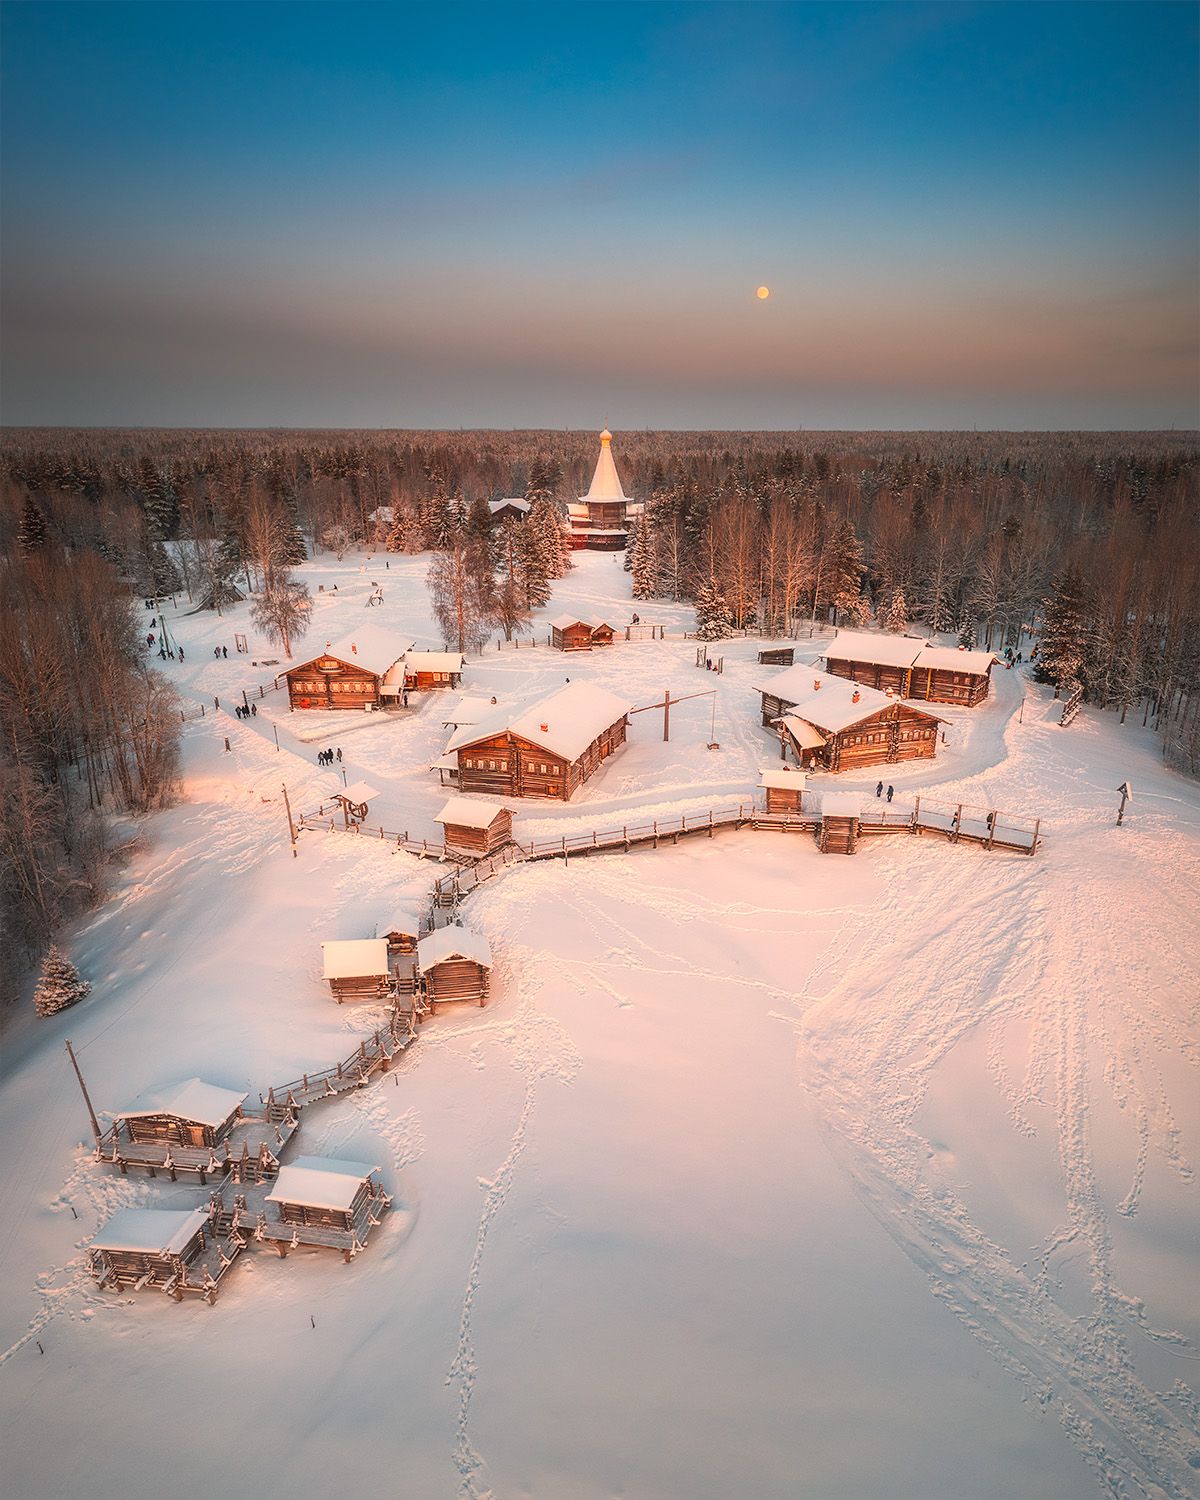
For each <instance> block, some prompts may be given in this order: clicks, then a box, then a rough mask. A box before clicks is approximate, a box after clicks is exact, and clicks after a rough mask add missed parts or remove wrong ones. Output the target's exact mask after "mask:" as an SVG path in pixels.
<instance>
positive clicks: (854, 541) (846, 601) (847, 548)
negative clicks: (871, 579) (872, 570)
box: [823, 517, 870, 619]
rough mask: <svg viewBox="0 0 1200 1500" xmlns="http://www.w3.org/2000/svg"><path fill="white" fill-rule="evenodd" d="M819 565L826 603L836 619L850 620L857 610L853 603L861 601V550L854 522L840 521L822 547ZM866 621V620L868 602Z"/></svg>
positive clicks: (868, 613) (846, 518)
mask: <svg viewBox="0 0 1200 1500" xmlns="http://www.w3.org/2000/svg"><path fill="white" fill-rule="evenodd" d="M823 563H824V569H825V577H826V580H827V589H828V594H827V597H828V599H829V601H830V603H831V604H832V605H833V607H834V609H835V610H837V612H838V615H839V616H840V615H843V614H849V615H851V616H853V615H854V614H855V612H856V611H857V610H858V609H859V608H860V606H859V604H858V602H857V601H858V600H859V599H860V598H862V597H865V596H864V595H863V594H862V575H863V548H862V542H860V541H859V539H858V532H857V531H855V529H854V522H853V521H851V520H850V519H849V518H848V517H843V518H842V519H841V520H840V521H839V522H838V523H837V525H836V526H835V527H834V531H833V535H832V536H831V537H830V538H829V541H828V542H827V543H826V554H825V557H824V558H823ZM867 618H868V619H870V604H869V602H868V607H867Z"/></svg>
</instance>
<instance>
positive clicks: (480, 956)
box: [417, 927, 492, 973]
mask: <svg viewBox="0 0 1200 1500" xmlns="http://www.w3.org/2000/svg"><path fill="white" fill-rule="evenodd" d="M448 958H469V959H471V960H473V961H474V962H475V963H477V964H482V965H483V966H484V968H485V969H490V968H491V966H492V950H491V948H490V947H489V946H488V940H487V938H485V937H484V935H483V933H482V932H472V931H471V929H470V928H469V927H438V928H436V929H435V930H434V931H433V932H431V933H429V934H428V935H427V936H426V937H423V938H422V939H421V940H420V941H419V942H418V943H417V967H418V968H419V969H420V970H421V971H422V973H424V971H425V970H426V969H432V968H434V967H435V966H436V965H437V964H440V963H444V962H445V960H446V959H448Z"/></svg>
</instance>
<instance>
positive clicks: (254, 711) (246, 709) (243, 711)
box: [233, 703, 258, 719]
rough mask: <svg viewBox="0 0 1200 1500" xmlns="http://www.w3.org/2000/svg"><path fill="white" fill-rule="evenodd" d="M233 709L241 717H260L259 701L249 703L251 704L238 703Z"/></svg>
mask: <svg viewBox="0 0 1200 1500" xmlns="http://www.w3.org/2000/svg"><path fill="white" fill-rule="evenodd" d="M233 711H234V713H235V714H237V716H238V718H239V719H257V718H258V704H257V703H249V704H247V703H239V704H237V705H236V706H235V708H234V710H233Z"/></svg>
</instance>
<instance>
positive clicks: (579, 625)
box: [550, 615, 615, 651]
mask: <svg viewBox="0 0 1200 1500" xmlns="http://www.w3.org/2000/svg"><path fill="white" fill-rule="evenodd" d="M614 635H615V631H614V630H613V627H612V626H611V625H610V624H608V622H607V621H605V620H580V619H576V617H575V616H574V615H557V616H555V618H554V619H553V620H551V621H550V644H551V645H552V646H553V647H554V648H555V649H556V650H558V651H591V650H592V649H593V648H594V647H596V646H611V645H612V643H613V636H614Z"/></svg>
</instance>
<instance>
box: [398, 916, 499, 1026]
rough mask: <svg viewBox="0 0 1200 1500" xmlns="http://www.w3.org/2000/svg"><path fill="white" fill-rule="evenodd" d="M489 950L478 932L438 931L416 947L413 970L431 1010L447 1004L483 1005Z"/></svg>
mask: <svg viewBox="0 0 1200 1500" xmlns="http://www.w3.org/2000/svg"><path fill="white" fill-rule="evenodd" d="M491 967H492V950H491V948H490V947H489V946H488V940H487V938H485V937H484V936H483V934H482V933H481V932H472V931H471V930H470V928H467V927H456V926H451V927H438V928H437V929H436V930H435V931H433V932H431V933H429V934H428V935H427V936H425V937H423V938H422V939H421V941H420V942H419V943H418V944H417V968H418V969H419V970H420V971H421V983H422V986H423V987H424V990H425V998H426V1000H427V1001H428V1002H429V1004H430V1005H431V1006H436V1005H439V1004H442V1003H444V1002H446V1001H450V1000H477V1001H478V1002H479V1004H480V1005H486V1004H487V996H488V975H489V973H490V972H491Z"/></svg>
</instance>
